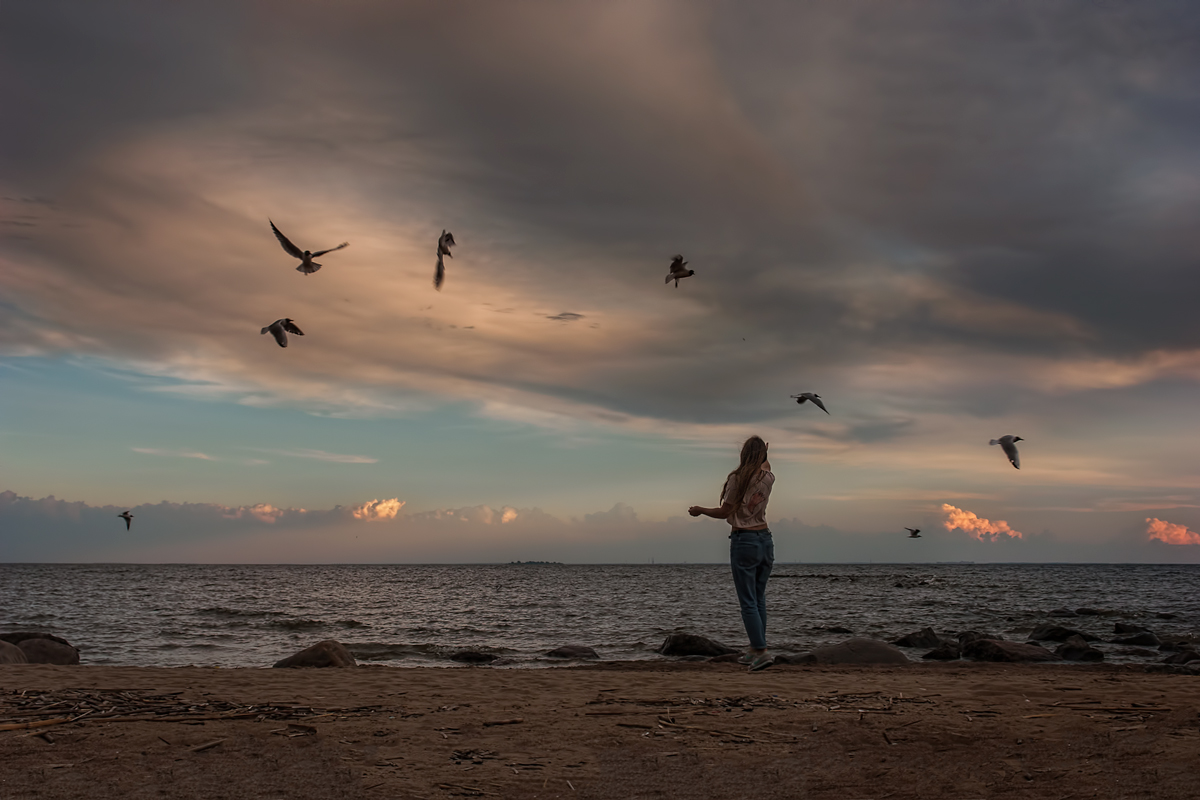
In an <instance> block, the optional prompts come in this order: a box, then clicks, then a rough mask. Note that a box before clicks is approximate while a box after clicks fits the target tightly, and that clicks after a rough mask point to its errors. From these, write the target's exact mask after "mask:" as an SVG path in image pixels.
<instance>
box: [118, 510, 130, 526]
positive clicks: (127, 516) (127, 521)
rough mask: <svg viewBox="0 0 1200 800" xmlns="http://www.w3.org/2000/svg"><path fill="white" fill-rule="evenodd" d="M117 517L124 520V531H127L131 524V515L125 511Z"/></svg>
mask: <svg viewBox="0 0 1200 800" xmlns="http://www.w3.org/2000/svg"><path fill="white" fill-rule="evenodd" d="M117 516H118V517H120V518H121V519H123V520H125V530H129V526H130V525H132V524H133V514H130V513H129V512H128V511H126V512H125V513H124V514H117Z"/></svg>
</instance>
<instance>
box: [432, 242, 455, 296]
mask: <svg viewBox="0 0 1200 800" xmlns="http://www.w3.org/2000/svg"><path fill="white" fill-rule="evenodd" d="M455 244H457V242H455V241H454V234H453V233H450V231H447V230H445V229H443V230H442V235H441V236H439V237H438V246H437V259H438V260H437V270H435V271H434V273H433V288H435V289H437V290H438V291H439V292H440V291H441V290H442V281H444V280H446V265H445V264H444V263H442V256H450V257H451V258H454V255H453V254H452V253H451V252H450V248H451V247H453V246H454V245H455Z"/></svg>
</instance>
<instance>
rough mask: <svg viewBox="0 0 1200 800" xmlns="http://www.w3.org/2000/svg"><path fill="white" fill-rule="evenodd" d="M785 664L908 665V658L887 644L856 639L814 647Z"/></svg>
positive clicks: (860, 638) (875, 640)
mask: <svg viewBox="0 0 1200 800" xmlns="http://www.w3.org/2000/svg"><path fill="white" fill-rule="evenodd" d="M791 659H792V660H789V661H786V662H779V663H787V664H908V663H911V662H910V661H909V660H908V656H906V655H904V653H902V652H901V651H900V650H898V649H896V648H895V647H894V646H892V645H890V644H888V643H887V642H882V641H880V640H878V639H865V638H862V637H857V638H854V639H847V640H846V641H844V642H841V643H840V644H831V645H826V646H824V647H815V648H813V650H812V651H811V652H808V653H804V654H802V655H799V656H792V657H791Z"/></svg>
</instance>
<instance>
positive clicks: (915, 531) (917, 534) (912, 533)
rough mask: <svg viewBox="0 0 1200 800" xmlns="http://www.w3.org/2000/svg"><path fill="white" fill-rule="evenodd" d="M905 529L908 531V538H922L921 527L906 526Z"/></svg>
mask: <svg viewBox="0 0 1200 800" xmlns="http://www.w3.org/2000/svg"><path fill="white" fill-rule="evenodd" d="M904 530H906V531H908V538H910V539H920V538H921V529H920V528H905V529H904Z"/></svg>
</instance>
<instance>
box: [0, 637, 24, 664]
mask: <svg viewBox="0 0 1200 800" xmlns="http://www.w3.org/2000/svg"><path fill="white" fill-rule="evenodd" d="M28 663H29V659H27V658H25V651H24V650H22V649H21V648H19V647H17V646H16V645H15V644H9V643H8V642H5V641H0V664H28Z"/></svg>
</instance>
